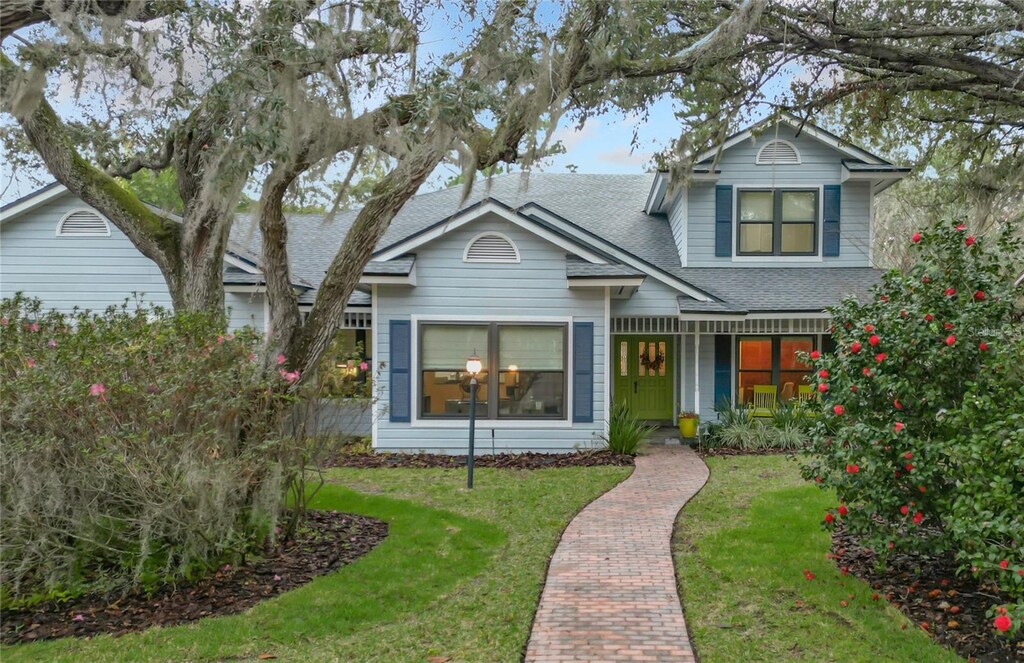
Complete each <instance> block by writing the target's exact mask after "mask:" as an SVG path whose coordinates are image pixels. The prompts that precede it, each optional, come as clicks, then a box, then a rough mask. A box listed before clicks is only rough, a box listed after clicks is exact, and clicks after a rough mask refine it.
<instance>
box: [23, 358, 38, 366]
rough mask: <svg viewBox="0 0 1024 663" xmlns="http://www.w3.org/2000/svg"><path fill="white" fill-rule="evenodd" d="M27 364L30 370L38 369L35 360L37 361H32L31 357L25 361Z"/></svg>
mask: <svg viewBox="0 0 1024 663" xmlns="http://www.w3.org/2000/svg"><path fill="white" fill-rule="evenodd" d="M25 363H26V364H28V367H29V368H35V367H36V360H35V359H32V358H31V357H29V358H28V359H26V360H25Z"/></svg>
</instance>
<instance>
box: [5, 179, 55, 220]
mask: <svg viewBox="0 0 1024 663" xmlns="http://www.w3.org/2000/svg"><path fill="white" fill-rule="evenodd" d="M65 193H68V188H67V187H66V186H64V185H63V184H58V185H57V186H55V187H53V188H52V189H45V190H43V189H39V190H38V191H36V192H35V193H33V194H30V195H29V196H27V197H25V198H24V199H22V200H21V201H20V202H18V203H17V204H14V205H12V206H11V207H10V208H8V209H5V210H4V211H3V220H4V221H5V222H6V221H10V220H11V219H13V218H14V217H17V216H21V215H22V214H24V213H25V212H28V211H29V210H33V209H35V208H37V207H39V206H40V205H43V204H46V203H48V202H50V201H51V200H53V199H55V198H59V197H61V196H63V195H64V194H65Z"/></svg>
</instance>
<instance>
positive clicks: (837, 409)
mask: <svg viewBox="0 0 1024 663" xmlns="http://www.w3.org/2000/svg"><path fill="white" fill-rule="evenodd" d="M832 411H833V412H835V413H836V414H838V415H842V414H843V412H845V411H846V410H845V409H844V408H843V406H842V405H836V406H835V407H833V408H832Z"/></svg>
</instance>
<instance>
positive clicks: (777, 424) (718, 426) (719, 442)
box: [701, 406, 810, 451]
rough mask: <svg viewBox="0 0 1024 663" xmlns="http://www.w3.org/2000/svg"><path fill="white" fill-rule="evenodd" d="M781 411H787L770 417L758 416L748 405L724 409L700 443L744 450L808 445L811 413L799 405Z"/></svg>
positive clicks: (790, 447) (706, 446) (782, 448)
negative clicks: (761, 417) (762, 417)
mask: <svg viewBox="0 0 1024 663" xmlns="http://www.w3.org/2000/svg"><path fill="white" fill-rule="evenodd" d="M780 410H784V411H785V413H784V414H781V415H778V414H777V415H776V416H775V417H773V418H771V419H758V418H755V417H753V416H752V414H751V412H752V411H751V409H750V408H747V407H740V408H732V407H727V408H721V409H719V411H718V422H717V423H715V424H713V425H711V426H709V427H708V435H707V436H706V438H705V440H704V441H703V442H702V445H701V446H702V448H703V449H737V450H741V451H767V450H778V451H790V450H797V449H802V448H804V447H805V446H807V433H806V428H807V425H808V424H807V423H806V421H807V420H808V419H810V417H809V415H808V414H807V413H806V412H804V411H803V410H802V408H800V407H798V406H794V407H790V408H786V407H785V406H783V407H780Z"/></svg>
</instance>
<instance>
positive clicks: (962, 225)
mask: <svg viewBox="0 0 1024 663" xmlns="http://www.w3.org/2000/svg"><path fill="white" fill-rule="evenodd" d="M956 229H957V230H960V231H964V230H967V226H966V225H964V224H962V223H961V224H960V225H958V226H957V227H956Z"/></svg>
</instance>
